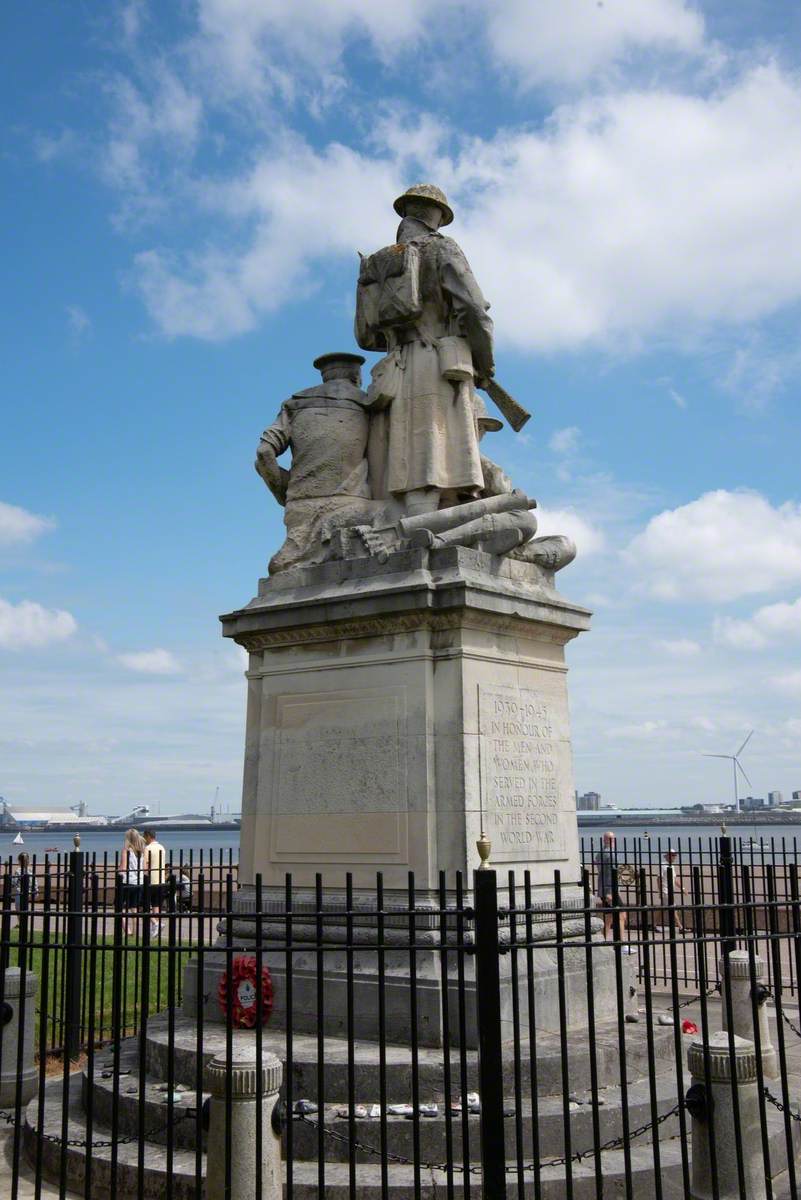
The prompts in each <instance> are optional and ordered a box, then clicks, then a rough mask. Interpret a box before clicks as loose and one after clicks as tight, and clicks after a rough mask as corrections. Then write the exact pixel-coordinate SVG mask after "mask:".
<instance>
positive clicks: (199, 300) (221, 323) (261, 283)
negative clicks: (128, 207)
mask: <svg viewBox="0 0 801 1200" xmlns="http://www.w3.org/2000/svg"><path fill="white" fill-rule="evenodd" d="M400 190H401V183H400V182H399V177H398V173H397V172H396V168H395V167H394V166H393V164H392V163H390V162H389V161H386V160H383V159H375V160H372V159H368V158H366V157H364V156H363V155H362V154H360V153H359V152H358V151H354V150H351V149H350V148H348V147H346V146H342V145H339V144H336V143H335V144H332V145H330V146H328V147H327V148H326V149H325V150H324V151H322V152H320V153H318V152H316V151H315V150H313V149H312V148H311V147H310V146H309V145H308V144H307V143H306V142H304V141H303V140H302V139H300V138H298V137H296V136H294V135H291V134H283V135H281V136H278V137H277V138H276V139H275V142H274V144H272V145H271V147H270V149H269V150H268V151H267V152H265V153H264V154H263V155H261V156H260V157H259V158H258V159H257V161H256V162H255V165H254V166H253V167H252V169H250V170H248V171H247V173H246V174H244V175H242V176H241V177H239V178H237V179H234V180H231V181H230V182H229V183H227V184H225V185H221V186H220V187H218V188H217V189H216V192H214V193H212V194H210V196H209V203H212V202H214V203H216V204H217V205H218V206H219V208H220V209H221V211H222V212H223V213H224V214H226V215H227V216H229V217H231V216H235V217H236V218H237V219H242V220H243V221H244V222H245V224H246V225H251V226H252V228H253V233H252V235H251V238H250V241H249V243H248V245H247V248H246V249H245V250H244V251H243V252H242V253H241V254H239V255H237V254H229V253H224V252H222V251H220V250H216V249H211V250H204V251H202V252H201V253H197V254H193V255H191V256H190V257H189V258H188V259H187V260H185V261H184V262H180V261H177V260H176V259H175V258H174V256H172V255H170V254H168V253H164V252H161V251H156V250H151V251H144V252H142V253H141V254H139V255H138V257H137V259H136V264H135V265H136V275H137V281H138V285H139V288H140V290H141V292H142V294H143V296H144V299H145V302H146V304H147V306H148V308H149V310H150V312H151V315H152V316H153V317H154V319H155V320H156V322H157V323H158V325H159V326H160V327H161V329H162V330H163V332H164V333H166V334H167V335H168V336H179V335H182V334H189V335H191V336H194V337H200V338H206V339H208V340H211V341H215V340H219V339H223V338H226V337H230V336H232V335H234V334H239V333H244V332H246V331H247V330H249V329H252V328H254V327H255V325H256V324H257V321H258V319H259V317H260V316H261V315H262V314H264V313H268V312H272V311H275V310H276V309H277V308H279V307H281V306H282V305H283V304H285V303H287V302H288V301H289V300H290V299H292V300H298V299H301V298H302V296H303V295H304V293H306V292H308V290H309V289H310V288H312V287H316V286H319V280H318V279H316V278H315V277H314V273H313V272H312V271H311V269H310V268H311V264H312V263H313V262H314V261H315V260H320V259H325V258H330V257H331V256H338V257H343V258H344V257H347V258H349V259H352V260H353V262H354V263H355V262H356V261H357V260H356V248H357V247H358V248H361V249H364V250H369V249H372V248H374V247H375V246H376V245H380V244H384V243H386V241H387V240H388V238H390V237H391V236H392V235H393V233H394V229H395V222H396V218H395V215H394V213H393V212H392V201H393V200H394V198H395V197H396V196H397V195H398V192H399V191H400ZM354 196H360V197H362V202H361V203H360V204H359V205H354V203H353V197H354Z"/></svg>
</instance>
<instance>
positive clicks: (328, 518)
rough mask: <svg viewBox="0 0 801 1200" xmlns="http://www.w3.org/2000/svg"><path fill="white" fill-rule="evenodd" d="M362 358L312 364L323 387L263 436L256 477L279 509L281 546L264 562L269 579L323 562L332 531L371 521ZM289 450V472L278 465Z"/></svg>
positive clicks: (288, 406)
mask: <svg viewBox="0 0 801 1200" xmlns="http://www.w3.org/2000/svg"><path fill="white" fill-rule="evenodd" d="M363 362H364V358H363V357H362V356H361V355H360V354H347V353H335V354H323V355H321V357H320V358H316V359H315V360H314V364H313V365H314V367H315V368H316V369H317V370H319V371H320V374H321V375H322V377H323V382H322V383H318V384H317V385H316V386H314V387H310V388H306V389H305V390H303V391H300V392H295V393H293V395H292V396H290V398H289V399H288V400H285V401H284V403H283V404H282V405H281V408H280V409H279V412H278V415H277V416H276V418H275V420H274V421H273V423H272V425H270V426H269V427H268V428H267V429H265V431H264V433H263V434H262V435H261V441H260V443H259V447H258V450H257V452H256V464H255V465H256V470H257V471H258V473H259V475H261V477H262V479H263V480H264V482H265V483H266V484H267V486H268V488H269V489H270V491H271V492H272V494H273V495H274V496H275V498H276V500H277V501H278V503H279V504H281V505H283V506H284V524H285V525H286V541H285V542H284V544H283V546H282V547H281V549H280V550H279V551H278V553H277V554H275V555H273V557H272V559H271V560H270V567H269V570H270V574H271V575H273V574H275V573H276V572H278V571H285V570H286V569H287V568H289V567H294V566H297V565H298V564H300V563H303V564H304V565H309V564H312V563H316V562H322V561H324V559H325V558H327V557H328V549H327V546H326V545H325V544H324V540H323V539H324V537H325V539H326V541H327V538H328V536H329V533H330V529H331V528H335V527H336V526H337V525H338V524H340V523H344V524H352V525H354V524H358V523H360V522H362V521H364V520H366V519H369V517H370V508H371V503H370V485H369V482H368V478H367V458H366V453H367V436H368V430H369V415H368V408H369V400H368V397H367V393H366V392H364V391H363V390H362V388H361V367H362V363H363ZM287 449H291V451H292V464H291V469H290V470H286V469H285V468H284V467H282V466H280V464H279V463H278V461H277V460H278V458H279V456H280V455H281V454H283V453H284V451H285V450H287Z"/></svg>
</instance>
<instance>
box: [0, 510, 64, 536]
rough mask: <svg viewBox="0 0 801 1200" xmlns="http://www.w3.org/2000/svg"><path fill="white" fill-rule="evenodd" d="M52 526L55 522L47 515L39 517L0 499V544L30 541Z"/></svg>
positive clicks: (53, 526) (52, 527)
mask: <svg viewBox="0 0 801 1200" xmlns="http://www.w3.org/2000/svg"><path fill="white" fill-rule="evenodd" d="M54 528H55V522H54V521H52V520H51V519H50V518H49V517H39V516H37V515H36V513H32V512H28V510H27V509H25V508H19V507H18V506H17V505H16V504H5V503H4V502H3V501H2V500H0V546H9V545H12V544H14V543H15V542H23V543H24V542H32V541H33V540H34V538H37V537H39V536H40V534H42V533H47V532H48V530H50V529H54Z"/></svg>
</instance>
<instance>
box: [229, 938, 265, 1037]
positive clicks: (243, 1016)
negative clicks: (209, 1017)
mask: <svg viewBox="0 0 801 1200" xmlns="http://www.w3.org/2000/svg"><path fill="white" fill-rule="evenodd" d="M256 988H257V976H256V959H255V957H254V956H253V955H252V954H239V955H237V956H236V958H234V960H233V962H232V964H231V1000H230V1005H231V1010H230V1011H231V1023H232V1024H233V1025H235V1026H236V1027H237V1028H239V1029H252V1028H253V1026H254V1025H255V1024H256V1018H257V1016H258V1005H257V1003H256V1000H257V991H256ZM217 1000H218V1002H219V1005H220V1011H221V1012H222V1013H223V1015H224V1016H226V1017H227V1016H228V1004H229V1000H228V972H227V971H226V972H225V974H224V975H223V977H222V979H221V980H220V986H219V988H218V990H217ZM272 1011H273V981H272V978H271V977H270V972H269V970H268V969H267V967H262V969H261V1020H262V1024H263V1025H266V1024H267V1022H268V1021H269V1019H270V1014H271V1013H272Z"/></svg>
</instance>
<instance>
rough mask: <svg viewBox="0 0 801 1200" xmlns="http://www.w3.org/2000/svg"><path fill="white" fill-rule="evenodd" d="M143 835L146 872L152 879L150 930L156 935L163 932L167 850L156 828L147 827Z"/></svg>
mask: <svg viewBox="0 0 801 1200" xmlns="http://www.w3.org/2000/svg"><path fill="white" fill-rule="evenodd" d="M142 836H143V837H144V840H145V873H146V875H147V876H148V877H149V879H150V912H151V914H152V916H151V920H150V932H151V934H152V935H153V936H154V937H155V936H157V935H158V934H159V933H160V932H161V921H160V920H159V916H160V913H161V906H162V904H163V903H164V896H165V892H166V878H167V873H166V866H165V864H166V861H167V851H166V850H165V849H164V847H163V846H162V844H161V842H160V841H158V839H157V838H156V834H155V830H153V829H146V830H145V831H144V833H143V835H142Z"/></svg>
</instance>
